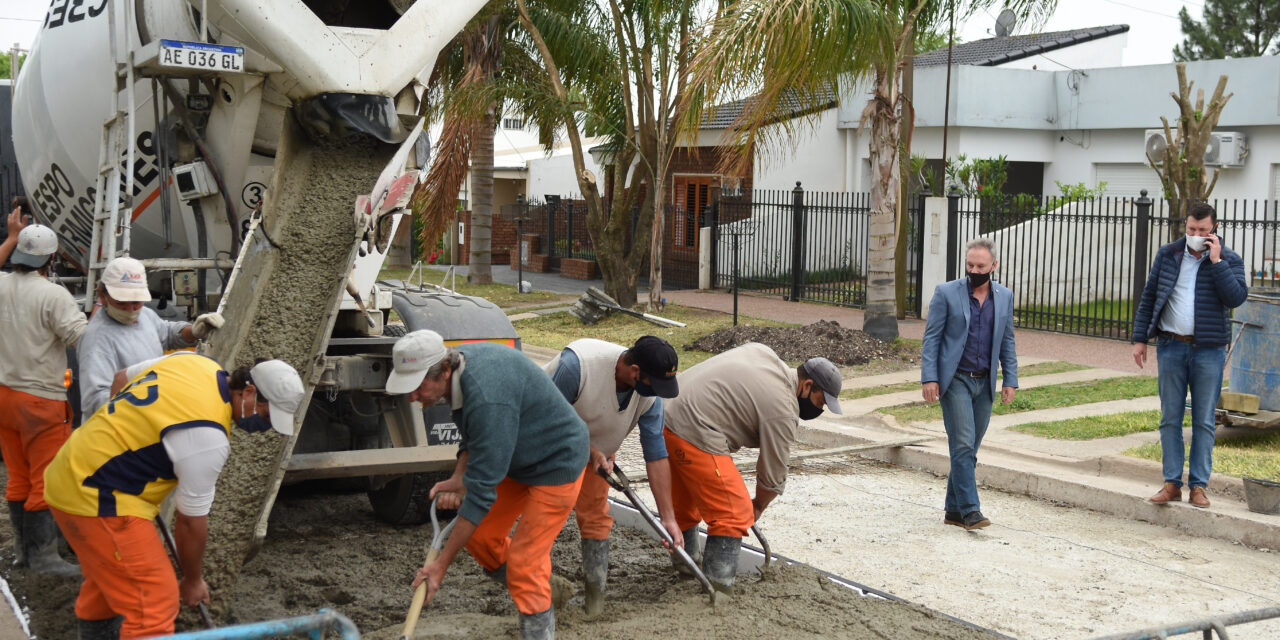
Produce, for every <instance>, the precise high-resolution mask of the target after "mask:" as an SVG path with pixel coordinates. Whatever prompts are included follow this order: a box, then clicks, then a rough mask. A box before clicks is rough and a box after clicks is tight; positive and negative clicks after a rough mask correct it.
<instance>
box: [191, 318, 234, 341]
mask: <svg viewBox="0 0 1280 640" xmlns="http://www.w3.org/2000/svg"><path fill="white" fill-rule="evenodd" d="M224 322H226V320H225V319H224V318H223V317H222V314H221V313H218V312H217V311H214V312H213V313H202V314H200V316H199V317H197V318H196V321H195V322H193V323H191V335H193V336H195V337H196V340H204V337H205V336H207V335H209V332H210V331H213V330H214V329H220V328H222V323H224Z"/></svg>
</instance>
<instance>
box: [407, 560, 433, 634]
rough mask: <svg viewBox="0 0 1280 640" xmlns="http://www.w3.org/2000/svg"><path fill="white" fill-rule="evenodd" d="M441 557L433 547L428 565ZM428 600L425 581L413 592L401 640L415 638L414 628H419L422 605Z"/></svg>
mask: <svg viewBox="0 0 1280 640" xmlns="http://www.w3.org/2000/svg"><path fill="white" fill-rule="evenodd" d="M438 555H440V550H439V549H437V548H435V547H432V548H430V549H428V550H427V564H431V561H432V560H435V559H436V556H438ZM426 600H427V581H426V580H423V581H422V584H420V585H418V588H417V589H414V590H413V602H411V603H409V615H408V617H406V618H405V619H404V629H402V630H401V631H400V640H409V639H410V638H412V637H413V628H414V627H416V626H418V618H419V617H420V616H422V603H424V602H426Z"/></svg>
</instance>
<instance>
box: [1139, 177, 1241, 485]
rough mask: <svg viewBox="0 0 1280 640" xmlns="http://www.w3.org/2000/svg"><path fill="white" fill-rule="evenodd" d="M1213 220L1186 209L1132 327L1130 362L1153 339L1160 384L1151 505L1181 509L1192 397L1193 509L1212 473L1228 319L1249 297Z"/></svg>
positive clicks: (1142, 357)
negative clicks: (1159, 462) (1159, 468)
mask: <svg viewBox="0 0 1280 640" xmlns="http://www.w3.org/2000/svg"><path fill="white" fill-rule="evenodd" d="M1217 222H1218V215H1217V212H1216V211H1214V209H1213V207H1211V206H1209V205H1208V204H1207V203H1204V202H1197V203H1195V204H1193V205H1191V210H1190V211H1189V212H1188V213H1187V224H1186V232H1187V235H1186V237H1185V238H1179V239H1178V240H1176V241H1174V242H1170V243H1169V244H1166V245H1164V246H1163V247H1160V250H1159V251H1157V252H1156V259H1155V262H1154V263H1152V265H1151V273H1150V275H1148V276H1147V284H1146V286H1145V287H1143V288H1142V300H1141V301H1140V302H1139V303H1138V312H1137V315H1136V317H1135V318H1134V321H1133V335H1132V338H1133V342H1134V345H1133V360H1134V362H1136V363H1137V364H1138V367H1139V368H1141V367H1142V365H1143V363H1144V362H1146V360H1147V341H1148V340H1150V339H1151V338H1155V339H1156V349H1157V355H1158V360H1157V375H1158V378H1159V381H1160V452H1161V458H1162V459H1163V464H1164V486H1163V487H1161V489H1160V491H1159V492H1158V493H1156V494H1155V495H1154V496H1151V498H1150V500H1151V502H1153V503H1155V504H1167V503H1169V502H1170V501H1177V502H1181V501H1182V466H1183V460H1184V446H1183V438H1182V416H1183V414H1184V413H1185V407H1186V400H1187V391H1188V390H1190V392H1191V462H1190V467H1191V468H1190V470H1189V472H1188V473H1187V484H1188V485H1190V487H1191V496H1190V502H1191V505H1192V506H1195V507H1200V508H1205V507H1208V506H1209V498H1208V497H1207V496H1206V495H1205V489H1206V487H1208V486H1209V473H1210V471H1212V469H1213V439H1214V416H1213V411H1214V408H1215V407H1216V406H1217V405H1218V394H1219V393H1220V392H1221V391H1222V369H1223V367H1224V366H1225V365H1226V345H1227V342H1229V341H1230V340H1231V322H1230V319H1229V317H1228V312H1229V310H1230V309H1232V308H1234V307H1238V306H1240V305H1241V304H1244V301H1245V298H1246V297H1247V296H1248V294H1249V287H1248V285H1246V284H1245V278H1244V261H1242V260H1241V259H1240V256H1239V255H1238V254H1236V252H1234V251H1232V250H1230V249H1228V248H1226V247H1224V246H1222V241H1221V240H1220V239H1219V238H1218V236H1217V234H1216V231H1217Z"/></svg>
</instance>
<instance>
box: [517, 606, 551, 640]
mask: <svg viewBox="0 0 1280 640" xmlns="http://www.w3.org/2000/svg"><path fill="white" fill-rule="evenodd" d="M555 637H556V610H555V608H554V607H547V610H546V611H543V612H542V613H522V614H520V640H555Z"/></svg>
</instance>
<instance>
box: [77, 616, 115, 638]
mask: <svg viewBox="0 0 1280 640" xmlns="http://www.w3.org/2000/svg"><path fill="white" fill-rule="evenodd" d="M122 620H124V618H122V617H120V616H116V617H114V618H107V619H106V620H85V619H84V618H76V623H77V624H78V627H79V630H80V640H120V622H121V621H122Z"/></svg>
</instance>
